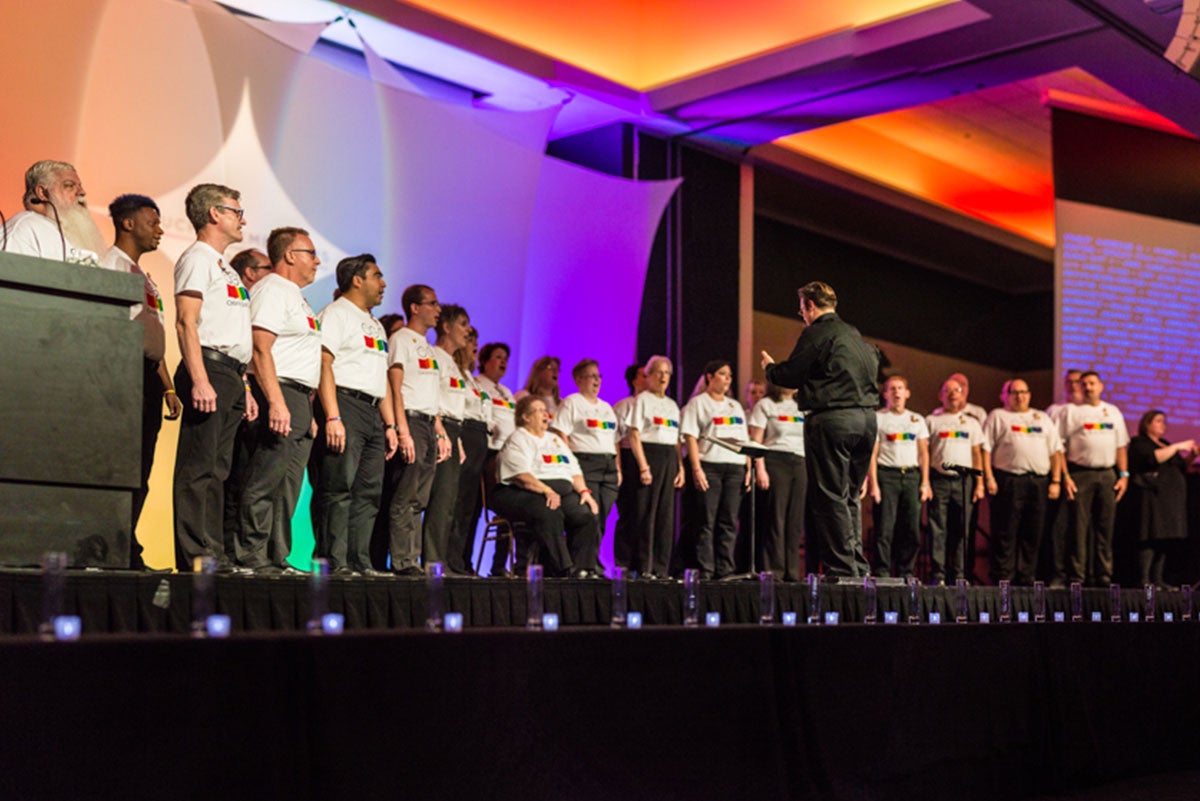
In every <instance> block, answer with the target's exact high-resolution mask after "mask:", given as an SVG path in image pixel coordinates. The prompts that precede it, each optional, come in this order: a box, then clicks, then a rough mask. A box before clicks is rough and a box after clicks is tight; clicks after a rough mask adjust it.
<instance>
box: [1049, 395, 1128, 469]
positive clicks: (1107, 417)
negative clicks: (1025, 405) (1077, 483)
mask: <svg viewBox="0 0 1200 801" xmlns="http://www.w3.org/2000/svg"><path fill="white" fill-rule="evenodd" d="M1058 433H1059V436H1061V437H1062V439H1063V442H1064V443H1066V451H1067V461H1068V462H1070V463H1071V464H1077V465H1082V466H1084V467H1113V466H1114V465H1116V463H1117V449H1118V448H1124V447H1126V446H1127V445H1129V431H1128V430H1127V429H1126V427H1125V416H1124V415H1122V414H1121V410H1120V409H1118V408H1117V407H1116V406H1113V405H1112V404H1111V403H1107V402H1105V401H1100V403H1098V404H1097V405H1095V406H1089V405H1088V404H1087V403H1081V404H1079V405H1078V406H1076V405H1071V406H1067V407H1066V409H1065V410H1064V411H1063V413H1062V417H1061V418H1060V419H1059V426H1058Z"/></svg>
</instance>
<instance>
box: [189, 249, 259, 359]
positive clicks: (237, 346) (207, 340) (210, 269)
mask: <svg viewBox="0 0 1200 801" xmlns="http://www.w3.org/2000/svg"><path fill="white" fill-rule="evenodd" d="M185 292H194V293H197V294H199V295H200V298H201V304H202V305H201V306H200V319H199V321H198V324H197V332H198V333H199V336H200V346H201V347H203V348H212V349H213V350H218V351H220V352H221V353H224V354H225V355H226V356H230V357H232V358H234V359H237V360H238V361H239V362H241V363H242V364H247V363H248V362H249V361H250V356H251V355H252V354H253V352H254V343H253V341H252V339H251V334H250V293H249V292H248V291H247V290H246V287H245V286H244V285H243V284H242V279H241V278H239V277H238V274H237V271H235V270H234V269H233V268H232V267H230V266H229V265H228V264H226V263H225V258H224V257H223V256H222V255H221V254H220V253H218V252H217V251H216V250H214V249H213V248H212V247H211V246H210V245H208V244H207V243H205V242H200V241H196V242H193V243H192V244H191V245H190V246H188V249H187V250H185V251H183V253H182V254H181V255H180V257H179V260H178V261H177V262H175V294H176V295H182V294H184V293H185Z"/></svg>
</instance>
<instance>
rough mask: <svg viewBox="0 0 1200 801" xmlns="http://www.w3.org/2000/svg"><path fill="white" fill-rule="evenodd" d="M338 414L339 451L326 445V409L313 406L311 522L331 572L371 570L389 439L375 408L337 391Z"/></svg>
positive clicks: (319, 552)
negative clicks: (342, 430)
mask: <svg viewBox="0 0 1200 801" xmlns="http://www.w3.org/2000/svg"><path fill="white" fill-rule="evenodd" d="M337 400H338V412H339V414H340V416H341V418H342V425H343V426H345V428H346V446H345V448H343V449H342V452H341V453H335V452H333V451H331V450H329V448H328V446H327V445H326V444H325V410H324V409H323V408H322V407H321V405H320V403H319V402H318V403H317V404H316V409H315V411H316V415H317V424H318V428H317V439H316V442H315V443H314V445H313V453H312V458H311V459H310V460H309V466H310V468H311V472H310V477H311V479H312V481H313V501H312V520H313V536H314V538H315V539H316V544H317V553H318V554H319V555H321V556H323V557H324V558H326V559H328V560H329V567H330V569H336V568H339V567H350V568H353V569H354V570H365V569H367V568H369V567H371V532H372V530H373V529H374V527H375V517H376V516H377V515H378V514H379V500H380V498H381V497H382V495H383V466H384V459H385V456H386V455H387V439H386V437H385V436H384V432H383V419H382V418H381V417H380V415H379V407H378V406H373V405H371V403H370V402H368V401H365V400H362V399H360V398H357V397H354V396H351V395H348V394H346V393H344V392H339V393H338V398H337Z"/></svg>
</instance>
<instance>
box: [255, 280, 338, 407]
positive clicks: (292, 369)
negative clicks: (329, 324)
mask: <svg viewBox="0 0 1200 801" xmlns="http://www.w3.org/2000/svg"><path fill="white" fill-rule="evenodd" d="M250 324H251V326H253V327H254V328H261V329H263V330H264V331H270V332H271V333H272V334H274V335H275V342H274V344H272V345H271V359H272V360H273V361H274V362H275V375H276V376H277V377H279V378H287V379H289V380H291V381H299V382H300V383H301V384H304V385H305V386H307V387H311V388H313V389H316V387H317V384H318V383H320V381H321V323H320V322H319V321H318V320H317V316H316V315H315V314H313V310H312V307H311V306H309V305H308V301H307V300H305V299H304V295H302V294H301V293H300V287H299V286H297V285H296V283H295V282H294V281H290V280H288V279H287V278H284V277H283V276H282V275H278V274H276V273H268V274H267V275H265V276H264V277H263V278H262V279H261V280H259V281H257V282H255V284H254V286H253V287H251V288H250Z"/></svg>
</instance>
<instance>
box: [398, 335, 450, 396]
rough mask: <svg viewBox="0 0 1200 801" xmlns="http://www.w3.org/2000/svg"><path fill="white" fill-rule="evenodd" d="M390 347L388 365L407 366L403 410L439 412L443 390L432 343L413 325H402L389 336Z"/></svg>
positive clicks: (405, 367) (405, 368) (405, 369)
mask: <svg viewBox="0 0 1200 801" xmlns="http://www.w3.org/2000/svg"><path fill="white" fill-rule="evenodd" d="M388 350H389V351H390V353H389V354H388V366H389V367H390V366H391V365H393V364H398V365H400V366H401V367H403V368H404V387H403V395H404V410H405V411H406V412H421V413H423V414H427V415H430V416H433V415H436V414H437V413H438V407H439V400H438V396H439V395H440V394H441V393H440V392H439V390H438V382H439V376H440V373H439V371H438V367H439V364H438V360H437V357H436V356H435V355H434V353H433V345H430V344H429V340H427V339H425V337H424V336H422V335H421V334H418V333H417V332H416V331H414V330H412V329H411V328H401V329H400V330H399V331H397V332H396V333H394V334H392V338H391V339H390V340H388Z"/></svg>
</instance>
